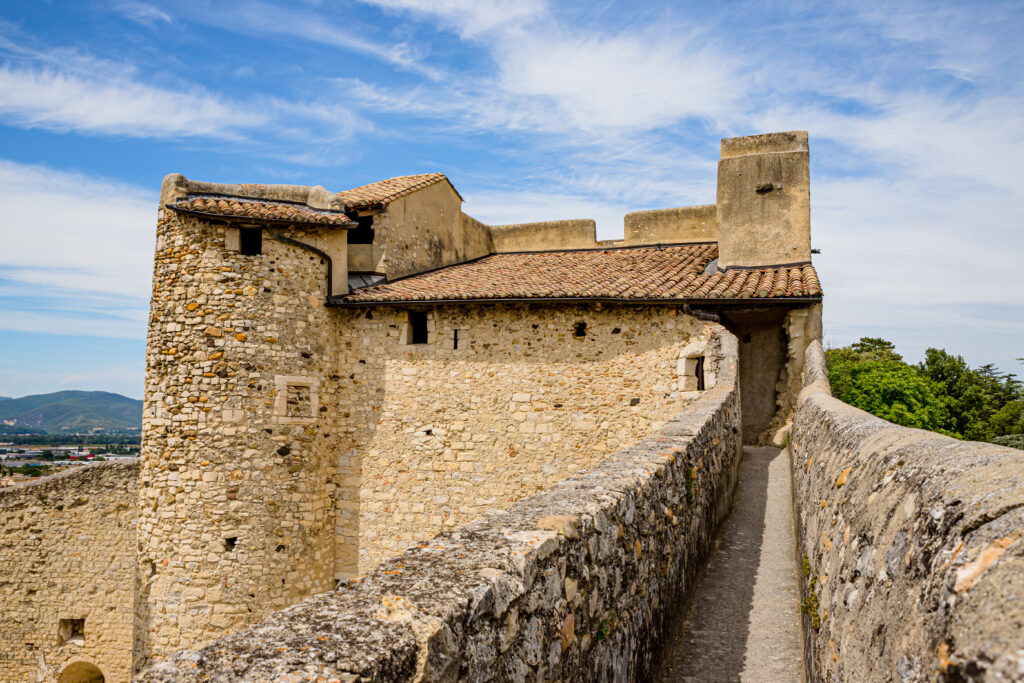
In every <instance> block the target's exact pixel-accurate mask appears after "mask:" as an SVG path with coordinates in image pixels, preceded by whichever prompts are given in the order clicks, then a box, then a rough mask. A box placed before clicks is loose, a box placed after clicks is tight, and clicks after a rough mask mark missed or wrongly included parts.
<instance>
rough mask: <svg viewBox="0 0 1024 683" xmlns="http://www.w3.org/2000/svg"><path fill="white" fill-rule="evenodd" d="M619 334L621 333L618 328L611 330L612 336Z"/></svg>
mask: <svg viewBox="0 0 1024 683" xmlns="http://www.w3.org/2000/svg"><path fill="white" fill-rule="evenodd" d="M619 332H622V330H620V329H619V328H618V327H616V328H615V329H613V330H612V334H618V333H619Z"/></svg>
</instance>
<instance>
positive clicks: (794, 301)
mask: <svg viewBox="0 0 1024 683" xmlns="http://www.w3.org/2000/svg"><path fill="white" fill-rule="evenodd" d="M347 296H350V295H346V296H333V297H328V298H327V305H328V306H335V307H341V308H354V307H360V306H426V305H438V304H445V305H461V304H506V303H618V304H647V305H657V304H661V305H684V304H698V305H702V306H736V305H744V304H746V305H748V306H749V305H786V306H795V305H808V304H816V303H820V302H821V300H822V298H823V295H820V294H819V295H817V296H785V297H783V296H777V297H764V298H746V297H745V298H738V297H734V298H730V299H700V298H697V299H693V298H688V299H676V298H666V297H645V298H636V299H632V298H626V297H614V296H583V297H504V298H501V297H496V298H487V299H397V300H394V299H391V300H386V301H366V300H351V299H348V298H347Z"/></svg>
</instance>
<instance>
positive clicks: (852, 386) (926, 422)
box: [825, 337, 957, 436]
mask: <svg viewBox="0 0 1024 683" xmlns="http://www.w3.org/2000/svg"><path fill="white" fill-rule="evenodd" d="M825 356H826V358H827V360H828V370H829V372H828V378H829V382H831V384H832V393H833V395H834V396H835V397H836V398H838V399H839V400H841V401H844V402H846V403H849V404H850V405H852V406H856V407H857V408H860V409H861V410H866V411H868V412H869V413H871V414H872V415H877V416H878V417H881V418H882V419H885V420H889V421H890V422H893V423H895V424H899V425H903V426H905V427H917V428H919V429H930V430H932V431H939V432H944V433H946V434H950V435H951V436H957V434H956V433H955V431H954V430H953V429H951V427H952V425H953V421H952V420H951V418H950V414H949V410H948V407H947V405H946V402H945V401H944V400H943V398H942V396H941V394H940V393H939V392H938V391H937V387H936V386H935V385H934V383H933V382H931V381H929V380H928V379H927V378H926V377H922V376H921V375H920V374H919V373H918V372H917V371H916V370H915V369H914V368H913V367H912V366H910V365H908V364H907V363H904V362H903V359H902V357H901V356H900V355H899V354H897V353H896V351H895V347H894V346H893V344H892V343H891V342H888V341H886V340H884V339H877V338H871V337H864V338H862V339H861V340H860V341H859V342H857V343H855V344H851V345H850V346H846V347H841V348H837V349H829V350H828V351H826V353H825Z"/></svg>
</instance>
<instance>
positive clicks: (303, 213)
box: [173, 197, 355, 225]
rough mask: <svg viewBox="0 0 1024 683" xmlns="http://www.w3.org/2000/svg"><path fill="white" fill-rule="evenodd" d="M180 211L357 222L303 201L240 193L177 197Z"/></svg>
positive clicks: (287, 219)
mask: <svg viewBox="0 0 1024 683" xmlns="http://www.w3.org/2000/svg"><path fill="white" fill-rule="evenodd" d="M173 208H174V209H176V210H178V211H185V212H187V213H199V214H208V215H215V216H243V217H247V218H261V219H264V220H274V221H287V222H289V223H317V224H327V225H355V223H354V222H353V221H352V219H351V218H349V217H348V216H346V215H345V214H343V213H339V212H336V211H319V210H317V209H311V208H309V207H308V206H305V205H302V204H287V203H282V202H263V201H254V200H248V199H239V198H237V197H189V198H188V199H180V200H178V201H177V202H176V203H175V204H174V206H173Z"/></svg>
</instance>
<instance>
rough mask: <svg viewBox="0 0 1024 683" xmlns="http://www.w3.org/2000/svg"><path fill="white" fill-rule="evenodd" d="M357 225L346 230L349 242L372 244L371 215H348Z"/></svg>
mask: <svg viewBox="0 0 1024 683" xmlns="http://www.w3.org/2000/svg"><path fill="white" fill-rule="evenodd" d="M349 218H351V219H352V220H354V221H355V222H356V223H357V225H356V227H354V228H350V229H349V231H348V243H349V244H373V216H349Z"/></svg>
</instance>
